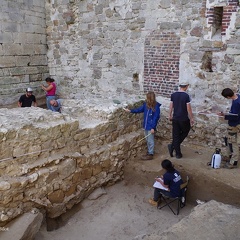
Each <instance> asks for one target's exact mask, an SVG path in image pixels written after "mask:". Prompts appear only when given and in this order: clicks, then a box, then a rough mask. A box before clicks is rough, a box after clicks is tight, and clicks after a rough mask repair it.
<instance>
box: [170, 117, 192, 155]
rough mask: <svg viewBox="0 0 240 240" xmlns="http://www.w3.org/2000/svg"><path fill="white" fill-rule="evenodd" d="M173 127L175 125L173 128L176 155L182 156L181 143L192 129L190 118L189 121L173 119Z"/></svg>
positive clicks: (173, 143)
mask: <svg viewBox="0 0 240 240" xmlns="http://www.w3.org/2000/svg"><path fill="white" fill-rule="evenodd" d="M172 127H173V128H172V138H173V139H172V145H173V148H174V150H175V151H176V156H182V153H181V147H180V145H181V143H182V142H183V140H184V139H185V138H186V137H187V135H188V133H189V131H190V129H191V124H190V120H187V121H178V120H173V121H172Z"/></svg>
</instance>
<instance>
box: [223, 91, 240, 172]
mask: <svg viewBox="0 0 240 240" xmlns="http://www.w3.org/2000/svg"><path fill="white" fill-rule="evenodd" d="M222 96H223V97H225V98H226V99H230V100H232V105H231V109H230V111H229V113H227V114H225V113H220V114H219V115H220V116H224V118H225V120H228V129H227V130H228V154H229V160H228V161H227V162H226V164H225V165H224V167H225V168H228V169H232V168H235V167H237V164H238V160H239V158H240V96H239V94H236V93H234V92H233V90H232V89H230V88H224V89H223V90H222Z"/></svg>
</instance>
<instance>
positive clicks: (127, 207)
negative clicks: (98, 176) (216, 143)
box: [36, 141, 240, 240]
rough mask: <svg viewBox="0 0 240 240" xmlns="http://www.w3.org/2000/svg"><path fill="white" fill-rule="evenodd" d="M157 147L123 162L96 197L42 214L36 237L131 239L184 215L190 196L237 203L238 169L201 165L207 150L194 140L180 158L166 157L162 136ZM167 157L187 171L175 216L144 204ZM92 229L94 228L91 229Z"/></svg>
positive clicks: (193, 199)
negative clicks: (183, 202) (119, 176)
mask: <svg viewBox="0 0 240 240" xmlns="http://www.w3.org/2000/svg"><path fill="white" fill-rule="evenodd" d="M157 146H158V147H157V153H156V155H155V157H154V160H152V161H142V160H140V156H138V157H136V158H135V159H133V160H131V161H128V162H126V165H125V168H124V180H122V181H120V182H118V183H116V184H115V185H112V186H105V187H104V188H103V189H102V190H103V193H102V194H99V198H96V199H94V200H93V199H91V198H87V199H85V200H84V201H83V202H81V203H80V204H78V205H75V206H74V207H73V208H72V209H71V210H69V211H68V212H67V213H65V214H63V215H61V216H60V217H58V218H56V219H47V221H45V222H44V223H43V225H42V227H41V229H40V231H39V233H38V235H37V238H36V240H40V239H41V240H44V239H50V238H51V239H58V240H61V239H66V238H68V239H73V240H75V239H78V238H77V237H78V236H81V240H90V239H93V238H94V237H98V239H105V240H108V239H109V240H113V239H122V240H124V239H131V238H134V237H135V236H137V235H140V234H147V233H152V232H155V231H156V230H158V231H159V230H165V229H166V228H168V227H169V225H172V224H174V223H177V222H178V221H179V220H181V219H182V218H184V217H185V216H187V215H189V214H190V212H191V211H192V209H193V208H194V206H196V205H197V203H196V200H197V199H198V200H201V201H210V200H212V199H214V200H217V201H219V202H223V203H226V204H230V205H234V206H238V207H239V195H240V191H239V189H240V187H239V182H240V181H239V174H237V171H238V169H232V170H229V169H224V168H220V169H212V168H210V167H209V166H207V162H208V161H209V159H211V156H212V150H211V149H209V150H206V149H205V148H202V147H199V146H187V144H185V146H183V154H184V157H183V158H182V159H181V160H178V159H176V158H175V157H173V158H169V156H168V152H167V147H166V146H167V142H159V141H158V143H157ZM165 158H168V159H171V161H172V162H173V163H174V165H175V167H176V168H177V169H179V170H180V172H181V174H182V177H183V178H185V177H186V176H187V175H188V176H189V177H190V182H189V187H188V192H187V206H186V207H185V208H183V209H181V211H180V214H179V215H178V216H175V215H173V214H172V212H171V211H170V210H169V209H167V208H165V209H162V210H158V209H156V208H155V207H152V206H150V205H149V204H148V198H150V197H152V194H153V188H152V184H153V179H154V178H155V177H156V175H158V174H159V172H160V173H161V171H162V170H161V167H160V164H161V161H162V160H163V159H165ZM93 229H95V230H94V231H93Z"/></svg>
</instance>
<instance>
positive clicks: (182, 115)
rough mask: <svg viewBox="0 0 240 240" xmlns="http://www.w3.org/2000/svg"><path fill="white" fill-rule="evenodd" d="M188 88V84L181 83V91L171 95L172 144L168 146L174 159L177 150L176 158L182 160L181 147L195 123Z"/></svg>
mask: <svg viewBox="0 0 240 240" xmlns="http://www.w3.org/2000/svg"><path fill="white" fill-rule="evenodd" d="M188 86H189V84H188V83H187V82H183V83H180V85H179V87H180V89H179V91H177V92H174V93H173V94H172V95H171V102H170V109H169V120H170V121H172V143H171V144H168V151H169V154H170V156H171V157H173V151H174V150H175V152H176V158H182V152H181V147H180V145H181V143H182V142H183V141H184V139H185V138H186V137H187V135H188V133H189V131H190V129H191V126H192V125H193V123H194V120H193V113H192V108H191V104H190V97H189V95H188V94H187V93H186V91H187V89H188Z"/></svg>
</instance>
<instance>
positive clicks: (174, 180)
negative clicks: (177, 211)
mask: <svg viewBox="0 0 240 240" xmlns="http://www.w3.org/2000/svg"><path fill="white" fill-rule="evenodd" d="M161 165H162V168H163V169H164V170H165V171H166V172H165V173H164V174H163V176H162V178H159V177H157V178H155V180H156V181H158V182H159V183H160V184H161V185H162V186H163V187H164V188H166V189H167V190H163V189H161V188H154V195H153V198H150V199H149V203H150V204H151V205H153V206H157V203H158V201H159V200H161V196H162V194H163V195H164V196H167V197H170V198H175V197H180V195H181V184H182V183H183V180H182V177H181V175H180V173H179V172H178V171H177V170H176V169H175V168H174V166H173V164H172V162H171V161H170V160H168V159H165V160H163V161H162V163H161Z"/></svg>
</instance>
